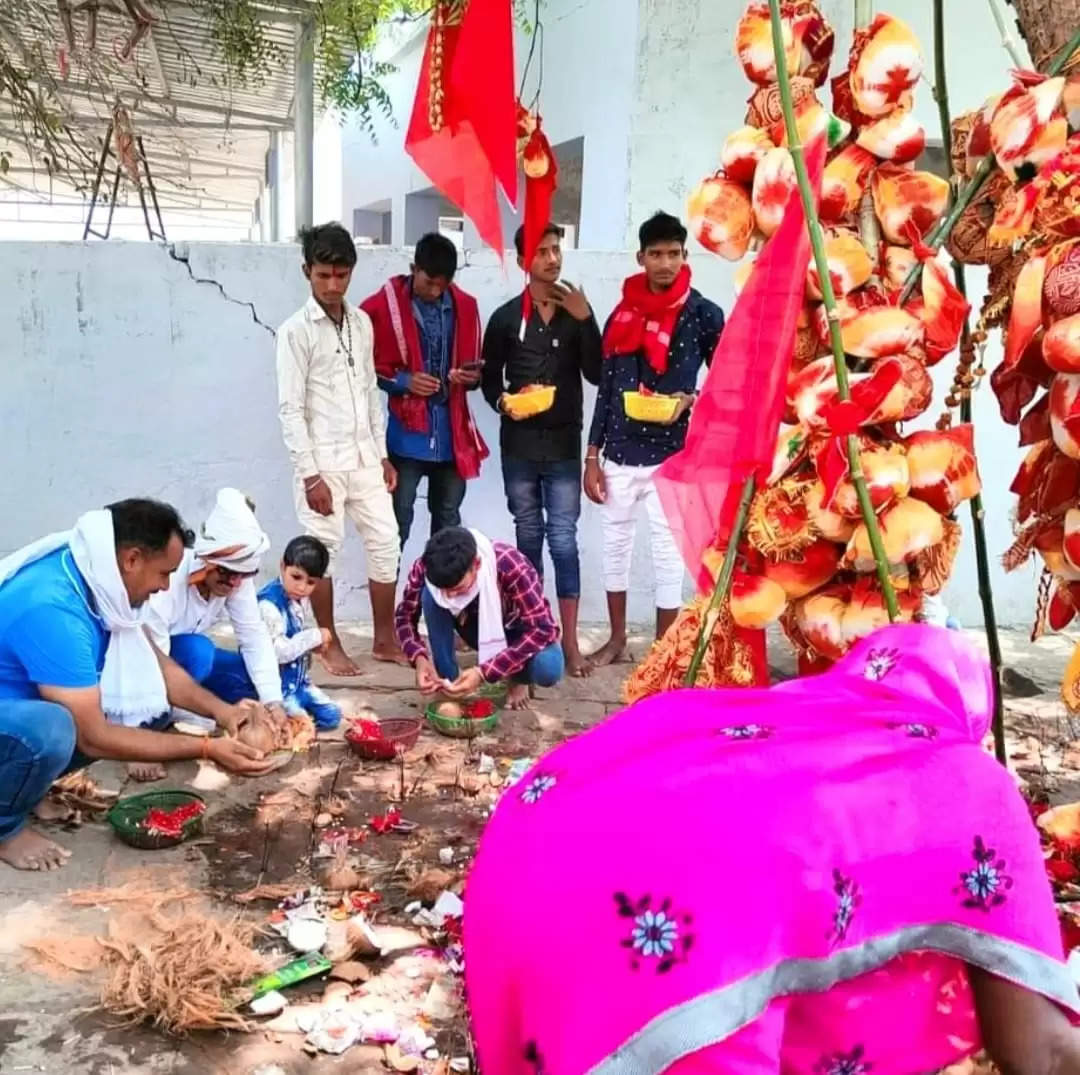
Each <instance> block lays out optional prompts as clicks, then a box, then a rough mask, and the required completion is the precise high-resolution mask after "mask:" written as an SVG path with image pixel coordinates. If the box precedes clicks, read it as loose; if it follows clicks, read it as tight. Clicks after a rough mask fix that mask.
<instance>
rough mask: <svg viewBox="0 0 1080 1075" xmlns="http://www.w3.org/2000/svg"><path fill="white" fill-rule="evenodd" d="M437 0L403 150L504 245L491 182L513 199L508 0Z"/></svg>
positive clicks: (490, 238) (493, 241) (483, 234)
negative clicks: (461, 12)
mask: <svg viewBox="0 0 1080 1075" xmlns="http://www.w3.org/2000/svg"><path fill="white" fill-rule="evenodd" d="M458 10H460V8H459V6H458V5H457V4H454V3H449V2H447V0H439V2H438V3H437V4H436V9H435V12H434V14H433V16H432V24H431V30H430V31H429V32H428V39H427V46H426V48H425V49H424V60H423V64H422V66H421V68H420V80H419V83H418V84H417V87H416V100H415V101H414V103H413V112H412V118H411V120H410V121H409V130H408V132H407V134H406V135H405V152H406V153H408V154H409V156H411V157H412V159H413V160H414V161H416V164H417V166H418V167H419V168H420V169H421V171H423V172H424V174H425V175H426V176H427V177H428V178H429V179H430V180H431V182H432V183H433V184H434V185H435V186H436V187H437V188H438V189H439V190H440V191H442V193H443V194H445V195H446V197H447V198H449V199H450V201H452V202H453V203H454V204H455V205H456V206H458V208H459V209H461V211H462V212H463V213H464V214H465V215H466V216H467V217H468V218H469V219H470V220H471V221H472V222H473V224H475V225H476V230H477V231H478V232H479V234H480V238H481V239H483V240H484V242H485V243H487V244H488V246H490V247H492V248H493V249H494V250H496V251H497V252H498V253H499V255H500V256H501V255H502V253H503V237H502V217H501V215H500V213H499V203H498V198H497V195H496V190H495V184H496V182H498V183H499V184H500V185H501V186H502V188H503V190H504V191H505V192H506V196H507V198H509V199H510V201H511V203H513V204H516V203H517V146H516V141H515V133H516V129H517V115H516V100H517V99H516V96H515V92H514V41H513V23H512V14H511V10H510V0H468V2H467V4H466V6H465V13H464V15H463V16H461V18H460V22H455V21H454V18H455V16H454V15H453V14H452V12H454V11H458Z"/></svg>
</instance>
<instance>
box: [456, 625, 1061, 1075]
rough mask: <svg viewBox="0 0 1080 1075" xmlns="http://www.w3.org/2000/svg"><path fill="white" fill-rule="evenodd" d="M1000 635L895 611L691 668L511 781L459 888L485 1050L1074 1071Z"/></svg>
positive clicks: (645, 1059)
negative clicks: (850, 641) (999, 756)
mask: <svg viewBox="0 0 1080 1075" xmlns="http://www.w3.org/2000/svg"><path fill="white" fill-rule="evenodd" d="M991 697H992V695H991V681H990V675H989V669H988V668H987V665H986V662H985V660H984V658H983V657H982V656H981V655H979V654H978V653H977V652H976V651H975V650H973V649H972V648H971V646H970V644H969V643H967V642H966V641H965V640H964V639H963V637H962V636H960V635H959V634H958V633H957V632H953V631H942V630H938V629H936V628H932V627H926V626H894V627H889V628H886V629H884V630H882V631H879V632H877V633H876V634H875V635H874V636H872V637H871V638H869V639H866V640H864V641H863V642H861V643H860V644H858V645H857V646H856V647H855V648H854V649H853V650H852V651H851V653H850V654H849V655H848V656H847V657H846V658H845V659H844V660H843V661H841V662H840V663H839V664H838V665H837V666H836V667H835V668H834V669H832V670H831V671H830V672H827V673H825V674H824V675H821V676H818V677H814V678H808V679H800V680H795V681H792V682H789V683H784V684H781V685H780V686H777V687H774V688H772V689H770V690H764V689H761V690H759V689H752V690H716V691H680V692H676V693H669V694H666V695H662V696H659V697H656V698H651V699H649V700H647V701H645V702H642V703H640V704H638V705H635V706H633V707H631V708H630V709H627V710H625V711H624V712H622V713H620V714H619V715H618V716H616V717H614V718H613V719H611V720H608V721H606V722H605V723H603V724H601V725H600V726H599V727H597V728H595V729H593V730H592V731H591V732H589V733H588V734H587V735H584V736H582V737H580V738H578V739H575V740H573V741H571V742H568V743H566V744H564V745H563V746H561V747H559V748H558V749H557V750H555V751H553V752H552V753H551V754H549V755H548V756H547V757H546V758H544V759H543V760H542V761H541V762H540V763H539V764H538V765H537V766H536V767H535V768H534V769H533V770H532V772H531V773H530V774H529V775H528V776H526V777H525V779H524V780H523V781H522V782H521V783H520V784H519V785H517V786H516V787H515V788H513V789H511V790H509V791H507V792H506V794H505V796H504V798H503V800H502V801H501V802H500V804H499V806H498V808H497V809H496V811H495V814H494V816H493V817H492V819H491V822H490V825H489V827H488V829H487V831H486V833H485V834H484V838H483V840H482V841H481V844H480V848H479V851H478V853H477V857H476V862H475V865H474V867H473V870H472V873H471V874H470V877H469V882H468V890H467V894H466V912H465V956H466V985H467V987H468V998H469V1006H470V1010H471V1014H472V1020H473V1029H474V1035H475V1040H476V1047H477V1057H478V1060H479V1063H480V1069H481V1072H482V1073H483V1075H536V1073H538V1072H542V1073H544V1075H577V1073H581V1072H591V1073H595V1075H652V1073H659V1072H672V1073H675V1075H691V1073H695V1075H696V1073H701V1075H708V1073H716V1075H719V1073H724V1075H780V1073H782V1075H864V1073H865V1075H915V1073H925V1072H933V1071H937V1070H939V1069H940V1068H943V1067H945V1066H947V1065H949V1064H952V1063H954V1062H956V1061H958V1060H961V1059H963V1058H964V1057H967V1056H969V1055H971V1054H972V1053H973V1052H975V1051H976V1050H978V1049H979V1048H981V1047H983V1046H984V1045H985V1046H986V1047H987V1048H988V1049H989V1050H990V1051H991V1053H992V1054H993V1055H994V1056H995V1058H996V1059H997V1061H998V1063H999V1064H1000V1065H1001V1066H1002V1068H1003V1069H1004V1070H1005V1071H1007V1072H1013V1071H1015V1072H1018V1073H1023V1075H1027V1073H1029V1072H1030V1073H1032V1075H1036V1073H1038V1075H1043V1073H1050V1072H1055V1073H1056V1075H1065V1073H1071V1072H1080V1043H1078V1041H1077V1037H1076V1035H1077V1034H1078V1033H1080V1032H1074V1031H1073V1029H1072V1027H1071V1026H1070V1019H1071V1018H1072V1017H1074V1016H1075V1014H1076V1013H1077V1012H1078V1011H1080V999H1078V996H1077V990H1076V986H1075V985H1074V983H1073V981H1072V979H1071V978H1070V976H1069V974H1068V973H1067V971H1066V968H1065V965H1064V963H1063V959H1062V955H1063V953H1062V946H1061V939H1060V933H1059V928H1058V923H1057V917H1056V915H1055V912H1054V907H1053V900H1052V894H1051V891H1050V887H1049V883H1048V881H1047V878H1046V872H1045V869H1044V866H1043V859H1042V854H1041V852H1040V848H1039V841H1038V838H1037V835H1036V832H1035V830H1034V827H1033V825H1032V823H1031V820H1030V817H1029V814H1028V811H1027V808H1026V806H1025V804H1024V802H1023V800H1022V798H1021V797H1020V795H1019V793H1018V792H1017V790H1016V787H1015V784H1014V782H1013V780H1012V778H1011V777H1010V776H1009V774H1008V773H1007V772H1006V771H1005V770H1004V769H1003V768H1001V767H1000V766H999V765H998V764H997V763H996V762H995V761H994V759H993V758H992V757H990V756H989V755H988V754H987V753H986V752H985V751H984V750H983V748H982V746H981V745H980V744H981V741H982V739H983V736H984V735H985V733H986V731H987V725H988V722H989V716H990V712H991V704H992V703H991Z"/></svg>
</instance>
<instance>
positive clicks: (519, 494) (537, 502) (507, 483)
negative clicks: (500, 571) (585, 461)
mask: <svg viewBox="0 0 1080 1075" xmlns="http://www.w3.org/2000/svg"><path fill="white" fill-rule="evenodd" d="M502 467H503V486H504V488H505V489H506V504H507V507H508V508H509V509H510V514H511V515H512V516H513V517H514V529H515V532H516V534H517V547H518V548H519V549H520V550H521V551H522V552H523V553H524V554H525V555H526V556H527V557H528V558H529V561H530V562H531V563H532V565H533V567H535V568H536V571H537V574H538V575H539V576H540V577H541V578H543V577H544V536H545V534H546V535H547V543H548V552H549V553H550V554H551V562H552V563H553V564H554V565H555V592H556V593H557V594H558V596H559V597H580V596H581V567H580V564H579V562H578V545H577V523H578V518H579V516H580V515H581V460H579V459H559V460H556V461H554V462H550V463H535V462H533V461H532V460H530V459H518V458H516V457H515V456H510V455H504V456H503V458H502Z"/></svg>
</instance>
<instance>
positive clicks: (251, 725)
mask: <svg viewBox="0 0 1080 1075" xmlns="http://www.w3.org/2000/svg"><path fill="white" fill-rule="evenodd" d="M237 739H239V740H240V742H241V743H245V744H246V745H247V746H249V747H252V748H253V749H255V750H259V751H261V752H262V753H263V754H269V753H270V752H271V751H272V750H274V748H275V747H276V746H277V743H278V729H277V726H276V725H275V723H274V720H273V718H272V717H270V716H269V715H268V714H267V713H266V712H265V711H263V710H260V711H259V712H257V713H254V714H252V716H251V718H250V719H249V720H248V721H247V723H246V724H245V725H244V726H243V727H242V728H241V729H240V731H239V733H238V734H237Z"/></svg>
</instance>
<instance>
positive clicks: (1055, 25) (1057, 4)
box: [1009, 0, 1080, 71]
mask: <svg viewBox="0 0 1080 1075" xmlns="http://www.w3.org/2000/svg"><path fill="white" fill-rule="evenodd" d="M1009 3H1011V4H1012V6H1013V8H1015V10H1016V24H1017V26H1019V27H1020V33H1021V35H1022V36H1023V38H1024V40H1025V41H1026V42H1027V45H1028V51H1030V53H1031V59H1032V62H1033V64H1034V66H1035V68H1036V69H1037V70H1039V71H1045V70H1046V68H1047V67H1048V66H1049V64H1050V61H1051V60H1053V58H1054V57H1055V56H1056V55H1057V54H1058V53H1059V52H1060V51H1061V50H1062V49H1063V48H1064V47H1065V46H1066V45H1067V44H1068V42H1069V38H1071V37H1072V35H1073V34H1074V33H1075V32H1076V30H1077V29H1078V28H1080V0H1009Z"/></svg>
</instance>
